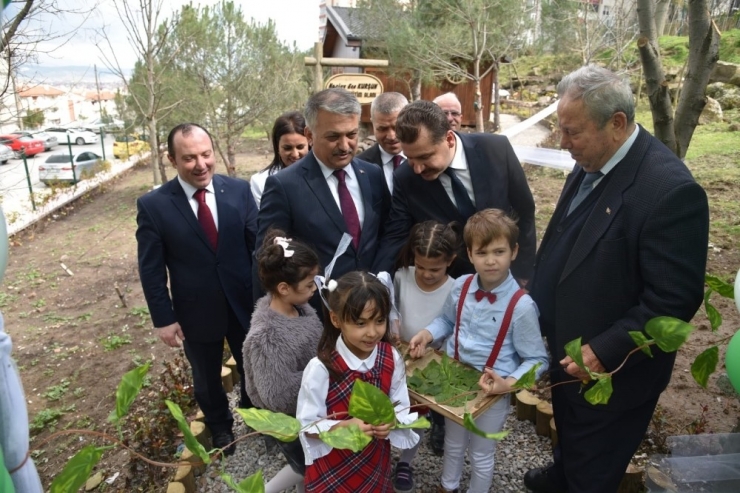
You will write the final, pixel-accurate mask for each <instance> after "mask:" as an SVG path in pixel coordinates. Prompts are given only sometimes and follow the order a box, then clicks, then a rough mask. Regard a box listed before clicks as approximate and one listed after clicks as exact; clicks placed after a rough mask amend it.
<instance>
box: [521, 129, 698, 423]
mask: <svg viewBox="0 0 740 493" xmlns="http://www.w3.org/2000/svg"><path fill="white" fill-rule="evenodd" d="M581 175H583V170H582V169H581V168H580V167H576V170H575V171H574V172H573V173H571V175H570V176H569V177H568V179H567V181H566V183H565V186H564V188H563V192H562V194H561V196H560V200H559V202H558V205H557V208H556V209H555V212H554V214H553V217H552V219H551V220H550V224H549V225H548V227H547V231H546V232H545V236H544V238H543V240H542V244H541V245H540V249H539V251H538V253H537V262H540V261H541V257H542V255H543V254H546V252H547V248H548V245H549V242H550V241H551V238H552V236H553V235H554V234H555V233H556V231H555V230H556V229H557V228H558V227H559V223H560V220H561V219H562V217H563V215H564V214H565V213H566V212H567V209H568V204H569V203H570V199H571V197H573V195H574V194H575V193H576V191H577V188H578V183H579V181H580V177H581ZM609 175H610V176H608V181H607V182H606V183H605V188H604V189H603V190H602V192H601V194H600V195H599V197H598V198H597V200H596V203H595V206H594V208H593V210H592V211H591V213H590V215H589V216H588V219H587V220H586V223H585V225H584V226H583V229H582V230H581V233H580V235H579V237H578V239H577V240H576V243H575V245H574V247H573V248H572V249H571V251H570V254H569V255H568V258H567V261H566V263H565V266H564V269H563V271H562V274H561V276H560V279H559V280H558V282H557V288H556V292H555V319H556V322H555V327H552V328H550V329H548V328H547V327H544V326H543V331H544V332H545V333H544V334H543V335H545V336H547V339H548V343H549V346H550V351H551V353H552V358H553V365H554V366H555V367H559V365H558V364H557V362H558V361H559V360H560V359H562V358H563V357H565V350H564V346H565V344H566V343H568V342H570V341H571V340H573V339H576V338H578V337H582V338H583V339H582V343H583V344H590V345H591V347H592V348H593V350H594V353H595V354H596V356H597V357H598V358H599V360H600V361H601V362H602V364H603V365H604V366H605V367H606V369H607V370H608V371H612V370H614V369H615V368H617V367H618V366H619V365H620V364H621V363H622V361H623V360H624V358H625V357H626V356H627V353H628V352H629V351H631V350H632V349H634V348H635V343H634V342H633V341H632V338H631V337H630V336H629V334H628V331H641V330H643V329H644V327H645V323H646V322H647V321H648V320H650V319H651V318H653V317H657V316H663V315H665V316H672V317H676V318H680V319H682V320H685V321H688V320H690V319H691V318H692V317H693V316H694V314H695V313H696V310H697V309H698V307H699V305H700V304H701V302H702V299H703V291H704V272H705V267H706V259H707V242H708V234H709V208H708V204H707V197H706V194H705V193H704V190H703V189H702V188H701V187H700V186H699V185H698V184H697V183H696V182H695V181H694V179H693V177H692V176H691V173H690V172H689V170H688V169H687V168H686V166H685V165H684V164H683V163H682V162H681V161H680V160H679V159H678V158H677V157H676V156H675V155H674V154H673V153H672V152H671V151H670V150H668V148H666V147H665V146H664V145H663V144H662V143H661V142H660V141H659V140H657V139H656V138H654V137H653V136H651V135H650V134H649V133H648V132H647V131H645V129H642V128H641V129H640V133H639V135H638V137H637V139H636V140H635V142H634V144H633V145H632V147H631V148H630V150H629V152H628V153H627V155H626V156H625V157H624V159H622V161H621V162H620V163H619V164H618V165H617V166H616V167H615V168H614V169H612V170H611V171H610V173H609ZM538 283H539V279H538V271H537V268H536V267H535V274H534V278H533V279H532V281H531V283H530V287H531V295H532V298H534V300H535V301H537V300H538V298H539V297H540V296H542V295H543V293H541V292H540V291H539V290H538ZM651 349H652V352H653V355H654V357H653V358H648V357H647V356H646V355H644V354H643V353H642V352H638V353H636V354H634V355H632V356H631V357H630V359H629V360H628V363H627V364H626V365H625V366H624V367H623V368H622V369H621V370H619V371H618V372H617V373H615V375H614V377H613V388H614V393H613V394H612V397H611V400H610V401H609V404H608V405H607V406H598V409H616V410H623V409H628V408H630V407H632V406H636V405H639V404H642V403H644V402H646V401H647V400H648V399H651V398H657V396H658V395H659V394H660V392H662V391H663V390H664V389H665V387H666V385H667V384H668V381H669V380H670V376H671V371H672V368H673V362H674V359H675V353H670V354H666V353H663V352H662V351H660V350H659V349H658V348H657V347H656V346H653V347H652V348H651ZM556 371H559V370H556ZM561 373H562V372H561ZM564 377H566V378H568V379H569V378H570V377H569V376H568V375H564ZM579 387H580V386H579V385H578V384H569V385H565V386H563V389H564V390H565V392H567V395H568V398H569V400H570V401H572V402H574V403H578V404H583V405H585V406H590V404H588V403H587V402H586V401H585V399H584V398H583V395H582V394H579Z"/></svg>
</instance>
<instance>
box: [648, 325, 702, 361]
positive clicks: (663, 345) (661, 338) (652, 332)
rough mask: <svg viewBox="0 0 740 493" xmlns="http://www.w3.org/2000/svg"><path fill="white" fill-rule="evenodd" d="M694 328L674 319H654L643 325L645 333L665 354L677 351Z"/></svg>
mask: <svg viewBox="0 0 740 493" xmlns="http://www.w3.org/2000/svg"><path fill="white" fill-rule="evenodd" d="M692 330H694V327H693V326H692V325H691V324H688V323H686V322H684V321H683V320H679V319H677V318H674V317H655V318H651V319H650V320H648V322H647V324H645V332H647V334H648V335H649V336H650V337H652V338H653V339H655V343H656V344H657V345H658V347H659V348H660V349H662V350H663V351H665V352H666V353H672V352H674V351H678V348H680V347H681V346H682V345H683V343H684V342H686V339H687V338H688V337H689V334H690V333H691V331H692Z"/></svg>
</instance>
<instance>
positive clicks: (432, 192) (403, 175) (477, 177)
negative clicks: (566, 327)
mask: <svg viewBox="0 0 740 493" xmlns="http://www.w3.org/2000/svg"><path fill="white" fill-rule="evenodd" d="M396 133H397V135H398V139H399V140H400V141H401V147H402V148H403V152H404V154H405V155H406V158H407V159H408V162H409V164H410V166H401V167H400V168H399V169H398V170H397V171H396V172H395V173H394V185H393V200H392V205H391V212H390V220H389V223H388V226H387V228H386V230H385V232H384V234H383V239H382V241H381V245H380V251H379V252H378V256H377V260H376V263H375V266H374V270H389V269H391V268H392V267H393V265H394V263H395V261H396V256H397V255H398V252H399V251H400V249H401V247H402V246H403V245H404V244H405V243H406V240H407V239H408V234H409V231H410V230H411V227H412V226H413V225H414V224H416V223H419V222H422V221H427V220H430V219H433V220H436V221H440V222H442V223H449V222H452V221H457V222H458V223H459V224H460V226H461V227H462V226H464V225H465V222H466V221H467V220H468V218H469V217H470V216H472V215H473V214H474V213H475V212H476V211H480V210H483V209H488V208H496V209H501V210H503V211H505V212H506V213H507V214H509V215H510V216H512V217H514V218H516V219H517V221H518V226H519V231H520V236H519V255H518V256H517V258H516V260H515V261H514V263H513V264H512V266H511V270H512V273H513V275H514V277H515V278H516V279H517V280H518V281H519V282H520V283H524V282H526V280H527V279H529V277H530V276H531V274H532V268H533V266H534V254H535V244H536V238H535V228H534V226H535V225H534V199H533V198H532V192H531V191H530V189H529V185H528V184H527V178H526V177H525V176H524V171H523V170H522V167H521V165H520V164H519V160H518V159H517V157H516V155H515V154H514V149H513V148H512V147H511V144H510V143H509V140H508V139H507V138H506V137H503V136H500V135H492V134H459V133H456V132H454V131H452V130H451V129H450V124H449V122H448V121H447V117H446V116H445V113H444V111H443V110H442V109H441V108H440V107H439V106H438V105H436V104H434V103H432V102H430V101H414V102H413V103H411V104H409V105H408V106H406V107H405V108H404V109H403V110H401V112H400V113H399V115H398V120H397V121H396ZM473 272H474V270H473V266H472V265H471V264H470V262H469V261H468V255H467V253H466V252H465V249H464V247H461V250H460V252H459V254H458V256H457V258H456V259H455V261H454V262H453V264H452V266H451V269H450V275H451V276H452V277H459V276H460V275H462V274H472V273H473Z"/></svg>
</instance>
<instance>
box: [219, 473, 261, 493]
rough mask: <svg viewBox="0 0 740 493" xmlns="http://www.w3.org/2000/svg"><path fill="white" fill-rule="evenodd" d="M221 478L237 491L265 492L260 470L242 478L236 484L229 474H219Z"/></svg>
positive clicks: (241, 492) (249, 492) (242, 492)
mask: <svg viewBox="0 0 740 493" xmlns="http://www.w3.org/2000/svg"><path fill="white" fill-rule="evenodd" d="M221 479H223V480H224V483H226V484H227V485H228V486H229V487H230V488H231V489H232V490H234V491H237V492H238V493H265V480H264V478H263V477H262V471H261V470H260V471H257V472H256V473H254V474H252V475H251V476H249V477H247V478H246V479H243V480H242V481H240V482H239V483H238V484H237V483H236V482H234V478H232V477H231V476H230V475H229V474H225V473H223V474H221Z"/></svg>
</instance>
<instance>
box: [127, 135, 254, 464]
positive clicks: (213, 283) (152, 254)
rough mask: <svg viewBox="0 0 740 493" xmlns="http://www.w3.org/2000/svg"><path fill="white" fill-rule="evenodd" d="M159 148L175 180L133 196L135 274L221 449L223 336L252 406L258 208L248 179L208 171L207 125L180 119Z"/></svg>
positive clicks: (227, 434)
mask: <svg viewBox="0 0 740 493" xmlns="http://www.w3.org/2000/svg"><path fill="white" fill-rule="evenodd" d="M167 146H168V155H167V157H168V158H169V160H170V162H171V163H172V165H173V166H174V167H175V169H176V170H177V177H176V178H175V179H173V180H170V181H169V182H167V183H165V184H164V185H162V187H160V188H158V189H157V190H154V191H152V192H149V193H147V194H146V195H144V196H143V197H140V198H139V200H138V201H137V208H138V215H137V217H136V221H137V224H138V229H137V230H136V240H137V242H138V250H139V275H140V277H141V285H142V287H143V288H144V296H145V297H146V301H147V305H148V306H149V313H150V314H151V317H152V322H153V323H154V327H156V331H157V334H158V335H159V338H160V339H161V340H162V341H163V342H164V343H165V344H167V345H168V346H172V347H178V346H180V344H182V345H183V347H184V349H185V355H186V356H187V358H188V361H189V362H190V365H191V367H192V370H193V384H194V390H195V399H196V401H197V402H198V405H199V406H200V408H201V410H202V411H203V414H204V415H205V422H206V424H207V425H208V427H209V428H210V430H211V433H212V436H213V445H214V446H215V447H217V448H224V447H226V446H227V445H229V444H230V443H231V442H233V441H234V435H233V433H232V425H233V421H234V420H233V417H232V415H231V412H230V410H229V402H228V399H227V398H226V394H225V393H224V390H223V387H222V385H221V366H222V358H223V346H224V338H226V341H227V342H228V343H229V347H230V348H231V352H232V354H234V355H235V356H236V361H237V368H238V371H239V373H240V374H241V375H242V378H241V384H240V391H241V394H240V397H241V400H240V407H251V406H252V405H251V402H250V401H249V398H248V397H247V394H246V392H245V390H244V378H243V370H242V358H241V357H240V355H241V349H242V344H243V342H244V338H245V337H246V334H247V330H248V328H249V323H250V319H251V316H252V281H251V258H252V252H253V251H254V242H255V236H256V234H257V231H256V230H257V206H256V204H255V202H254V198H253V197H252V192H251V191H250V189H249V183H248V182H246V181H243V180H236V179H233V178H228V177H226V176H221V175H215V174H214V169H215V162H216V157H215V155H214V152H213V141H212V140H211V136H210V134H209V133H208V131H207V130H206V129H204V128H203V127H200V126H199V125H195V124H191V123H187V124H182V125H178V126H177V127H175V128H174V129H172V131H171V132H170V134H169V137H168V138H167ZM168 275H169V289H168V288H167V284H168ZM224 452H225V453H226V454H227V455H230V454H232V453H233V452H234V446H233V445H231V446H229V447H227V448H226V449H225V450H224Z"/></svg>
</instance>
